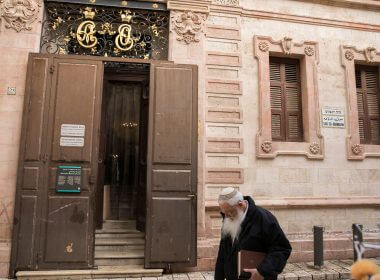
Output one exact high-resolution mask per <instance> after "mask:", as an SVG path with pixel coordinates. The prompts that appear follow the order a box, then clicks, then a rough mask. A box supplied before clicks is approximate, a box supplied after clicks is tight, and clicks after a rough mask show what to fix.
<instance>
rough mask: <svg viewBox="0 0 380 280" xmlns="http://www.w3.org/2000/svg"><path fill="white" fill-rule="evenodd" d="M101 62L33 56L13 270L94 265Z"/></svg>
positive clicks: (65, 57) (13, 247) (16, 219)
mask: <svg viewBox="0 0 380 280" xmlns="http://www.w3.org/2000/svg"><path fill="white" fill-rule="evenodd" d="M102 75H103V64H102V62H101V61H99V60H91V58H86V57H77V56H76V57H74V56H72V57H70V56H59V57H57V56H55V57H53V56H46V55H45V56H44V55H31V56H30V60H29V71H28V80H27V87H26V96H25V107H24V117H23V128H22V130H23V132H22V142H21V149H20V151H21V154H20V161H19V169H18V181H17V182H18V183H17V195H16V210H15V211H16V212H15V222H14V223H15V227H14V233H13V242H12V245H13V246H12V259H11V261H12V263H11V273H13V272H14V271H15V270H37V269H60V268H62V269H70V268H75V269H80V268H88V267H92V265H93V243H94V242H93V236H94V234H93V232H94V222H93V221H94V214H93V213H94V193H95V182H96V178H97V166H98V147H99V136H98V134H99V124H100V104H101V87H102Z"/></svg>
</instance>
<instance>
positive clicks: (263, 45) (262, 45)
mask: <svg viewBox="0 0 380 280" xmlns="http://www.w3.org/2000/svg"><path fill="white" fill-rule="evenodd" d="M259 49H260V51H263V52H266V51H268V50H269V44H268V43H267V42H260V43H259Z"/></svg>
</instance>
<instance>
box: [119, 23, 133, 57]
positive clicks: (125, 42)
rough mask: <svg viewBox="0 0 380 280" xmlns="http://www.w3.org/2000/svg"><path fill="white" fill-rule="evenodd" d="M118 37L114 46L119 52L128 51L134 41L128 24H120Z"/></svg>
mask: <svg viewBox="0 0 380 280" xmlns="http://www.w3.org/2000/svg"><path fill="white" fill-rule="evenodd" d="M118 31H119V35H117V37H116V40H115V44H116V47H117V48H118V49H119V50H122V51H128V50H130V49H131V48H132V47H133V45H134V41H133V39H132V38H131V31H132V27H131V26H130V25H129V24H122V25H120V26H119V29H118Z"/></svg>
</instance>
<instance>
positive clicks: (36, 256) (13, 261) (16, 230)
mask: <svg viewBox="0 0 380 280" xmlns="http://www.w3.org/2000/svg"><path fill="white" fill-rule="evenodd" d="M32 58H41V59H46V60H47V62H48V64H47V71H50V72H51V73H53V72H54V60H55V59H65V60H71V59H72V60H76V59H78V58H82V59H85V60H90V61H93V62H102V63H103V67H102V71H103V72H102V77H101V79H102V81H101V94H100V100H99V102H100V105H99V106H100V107H102V106H103V91H104V89H103V86H104V83H103V81H104V74H105V71H104V66H105V65H104V63H107V62H118V63H138V64H149V65H150V69H152V65H165V64H174V62H173V61H166V60H152V59H137V58H122V57H99V56H79V55H57V54H41V53H29V62H30V61H32ZM31 64H32V63H28V66H27V69H28V73H30V71H31V69H32V65H31ZM151 75H152V74H151V71H149V73H148V81H150V79H151V77H150V76H151ZM54 76H55V75H54V74H53V75H51V74H49V73H47V78H46V84H45V88H46V90H49V91H51V89H52V87H51V86H52V82H53V77H54ZM30 80H31V75H27V77H26V87H25V101H24V109H23V115H22V120H23V121H22V129H21V141H20V146H19V147H20V148H19V159H18V170H17V183H16V196H15V210H14V213H15V217H14V225H13V229H12V249H11V258H10V269H9V276H10V277H14V274H15V271H16V269H17V267H16V265H17V251H18V247H19V244H18V243H19V241H18V239H19V234H20V223H19V222H18V221H19V219H20V218H21V214H20V210H21V204H20V199H21V194H22V191H23V190H22V181H23V166H24V156H25V153H26V146H25V142H26V141H25V140H26V131H27V122H26V119H27V116H28V114H27V111H28V106H29V100H30V88H29V86H30ZM198 82H199V81H198ZM46 97H49V100H47V101H46V102H47V104H49V105H50V101H51V100H50V92H46ZM196 102H198V101H196ZM149 110H150V109H149ZM50 114H51V112H50V110H47V111H46V112H44V114H43V118H44V121H43V128H44V130H46V128H47V126H48V120H46V117H47V116H49V115H50ZM196 117H197V118H198V115H197V116H196ZM97 121H98V122H99V124H98V125H99V129H100V125H101V119H100V118H99V119H98V120H97ZM150 125H151V120H150V119H149V120H148V129H149V126H150ZM51 133H52V132H49V133H47V132H45V133H44V134H42V135H43V136H44V137H42V138H43V139H41V146H42V147H43V149H46V147H47V146H46V145H47V144H46V141H48V139H51V137H50V136H49V135H50V134H51ZM99 133H100V132H99V131H98V132H97V134H94V136H95V135H97V137H98V138H99ZM96 145H97V147H94V148H96V149H99V146H100V139H98V140H97V141H96ZM148 145H149V144H148ZM148 149H149V147H148ZM195 153H198V149H197V151H195ZM41 154H46V151H42V152H41ZM48 161H50V159H48ZM96 161H98V159H96ZM46 166H47V165H46ZM44 168H47V167H44ZM196 168H197V167H196ZM95 172H96V176H97V175H98V170H96V171H95ZM147 176H149V174H147ZM197 179H198V178H196V180H197ZM43 180H44V181H45V182H44V185H47V182H46V180H47V178H43ZM148 182H149V181H147V186H146V205H148V198H149V191H150V188H149V186H148V184H149V183H148ZM97 183H98V182H97V178H96V181H95V182H94V185H95V189H94V191H93V196H94V197H93V203H91V204H90V208H92V210H91V211H93V213H94V217H93V218H92V238H91V240H92V242H93V243H94V242H95V228H96V226H95V225H96V217H95V213H96V212H95V211H96V205H95V202H96V194H97V192H98V191H99V185H98V184H97ZM43 190H44V188H39V189H38V190H37V202H36V204H37V205H36V210H37V212H36V213H37V214H36V215H37V220H38V219H41V217H42V209H43V208H44V206H43V202H41V199H42V198H43V197H45V195H44V194H43V193H42V191H43ZM195 192H197V187H196V189H195ZM196 220H197V217H196ZM146 222H149V221H148V217H147V219H146ZM42 226H43V224H42V223H41V222H38V223H37V224H36V228H35V230H34V235H33V237H32V238H34V240H33V241H32V243H33V247H34V251H33V252H32V254H33V259H32V263H31V265H30V266H28V267H27V268H26V269H28V270H39V262H40V258H42V256H41V255H40V248H41V244H40V239H39V236H40V234H39V233H40V232H41V230H42ZM196 235H197V233H196V232H195V237H194V238H195V240H196V238H197V237H196ZM145 238H147V233H145ZM90 256H92V259H91V260H88V262H89V263H90V264H91V265H92V266H93V264H94V258H93V257H94V252H93V253H92V254H90ZM145 258H146V256H145ZM22 269H24V268H22Z"/></svg>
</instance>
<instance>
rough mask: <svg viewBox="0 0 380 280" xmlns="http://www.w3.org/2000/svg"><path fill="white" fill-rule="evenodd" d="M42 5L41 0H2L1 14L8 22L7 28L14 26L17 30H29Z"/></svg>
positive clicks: (0, 4) (0, 2)
mask: <svg viewBox="0 0 380 280" xmlns="http://www.w3.org/2000/svg"><path fill="white" fill-rule="evenodd" d="M40 7H41V0H0V15H1V16H2V17H3V18H4V19H5V21H6V22H7V23H6V24H5V27H6V28H13V29H14V30H16V31H17V32H20V31H21V30H28V31H29V30H31V29H32V27H31V26H30V25H31V24H32V23H33V22H34V21H35V20H36V19H37V16H38V12H39V11H40Z"/></svg>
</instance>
